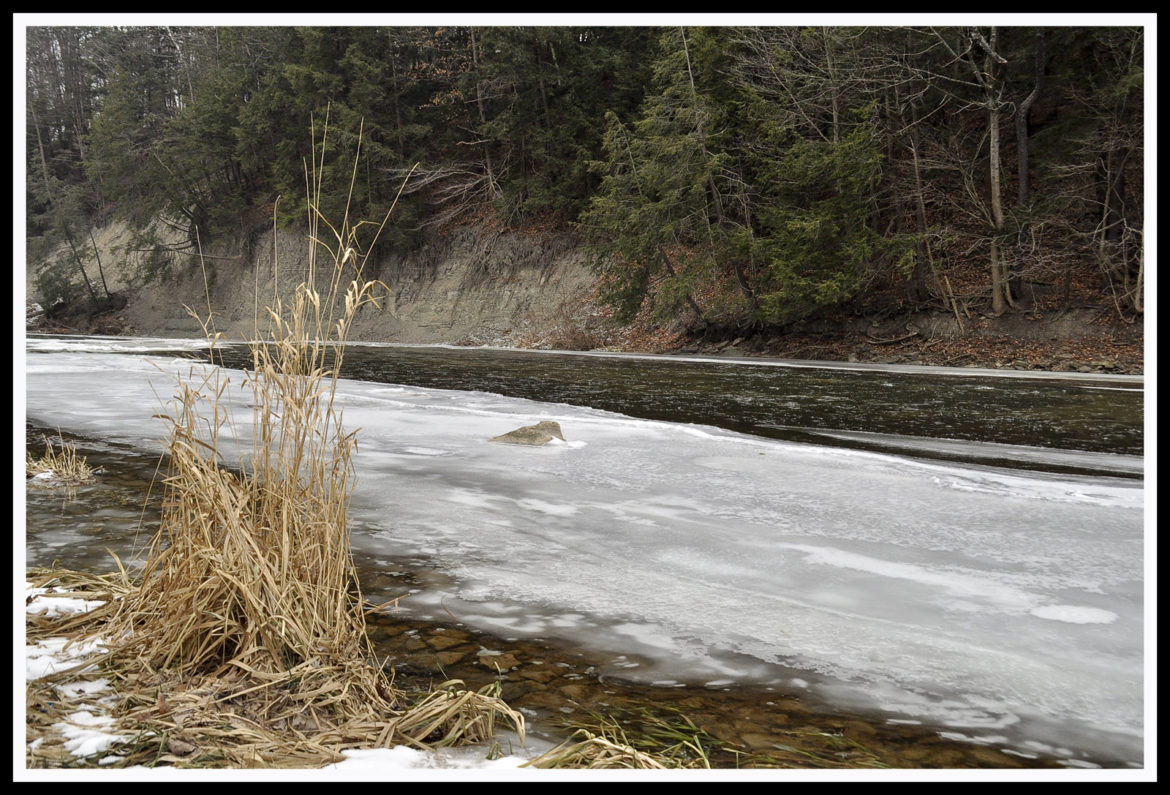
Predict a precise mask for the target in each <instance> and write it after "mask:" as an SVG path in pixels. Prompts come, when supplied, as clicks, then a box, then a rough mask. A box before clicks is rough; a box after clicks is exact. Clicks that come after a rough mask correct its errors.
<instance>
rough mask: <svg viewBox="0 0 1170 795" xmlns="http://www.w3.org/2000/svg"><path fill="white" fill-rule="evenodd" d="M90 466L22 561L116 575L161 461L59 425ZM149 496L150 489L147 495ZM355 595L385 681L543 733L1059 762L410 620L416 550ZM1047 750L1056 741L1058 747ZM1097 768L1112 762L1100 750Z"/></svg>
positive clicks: (548, 644)
mask: <svg viewBox="0 0 1170 795" xmlns="http://www.w3.org/2000/svg"><path fill="white" fill-rule="evenodd" d="M28 430H29V433H28V441H29V450H30V451H31V452H33V454H34V455H37V454H38V453H39V452H40V451H41V450H43V444H42V443H41V441H40V439H41V434H42V433H50V434H52V435H54V437H55V434H56V432H49V431H46V430H44V429H35V428H31V427H30V428H29V429H28ZM63 438H64V439H65V440H66V441H72V442H74V443H76V445H77V450H78V453H80V454H82V455H84V456H85V457H86V458H87V460H88V461H89V463H90V464H91V465H92V466H94V467H95V468H96V469H98V470H99V474H98V477H97V479H96V480H95V481H94V482H93V483H91V484H88V485H85V486H81V487H79V488H77V489H76V490H75V491H74V492H73V493H72V494H65V493H64V492H62V491H61V490H56V489H49V488H40V487H35V486H30V487H29V488H28V489H27V491H26V555H27V557H26V561H25V564H26V565H27V566H49V565H53V564H58V565H60V566H63V567H66V568H74V569H82V570H90V571H113V570H115V568H116V566H117V563H116V562H115V560H114V558H113V557H112V555H111V554H110V553H111V552H112V553H114V554H116V555H118V557H119V559H120V560H121V561H122V562H123V564H124V565H127V566H128V567H129V568H134V567H135V566H136V565H138V564H139V563H140V561H141V556H142V554H143V550H144V549H145V547H146V545H147V544H148V543H149V541H150V538H151V534H152V532H153V528H155V527H157V521H158V507H157V506H158V497H159V494H160V491H159V488H158V487H157V486H153V487H152V485H151V484H152V482H153V481H154V479H155V473H156V469H157V467H158V464H159V462H158V459H157V457H155V456H150V455H147V454H143V453H141V452H139V451H135V450H133V449H130V448H127V447H124V446H120V445H116V444H111V443H107V442H103V441H97V440H92V439H88V438H77V437H71V436H69V435H68V434H65V435H63ZM148 495H151V496H148ZM355 562H356V565H357V567H358V571H359V577H360V579H361V583H362V590H363V595H364V596H365V597H366V598H367V599H369V600H371V601H372V602H375V603H385V607H384V608H383V609H381V610H375V611H372V612H371V613H370V614H369V618H368V625H369V632H370V637H371V640H372V641H373V643H374V646H375V650H376V652H377V654H378V657H379V659H380V660H382V661H383V664H384V665H385V666H386V668H387V669H388V670H392V671H393V673H394V676H395V682H396V684H398V685H399V686H400V687H402V688H404V689H407V690H408V691H414V690H418V691H421V690H425V689H426V688H428V687H430V686H433V685H437V684H440V683H442V682H444V681H447V680H449V679H460V680H463V681H464V682H465V683H467V685H469V686H470V687H473V688H480V687H484V686H487V685H490V684H492V683H499V685H500V688H501V695H502V697H503V698H504V700H505V701H506V702H507V703H508V704H509V705H510V706H512V707H513V708H515V709H518V710H520V711H521V712H522V713H523V714H524V715H525V717H526V721H527V724H528V731H529V733H530V734H531V735H533V736H535V737H538V738H540V739H541V740H543V741H547V742H549V743H556V742H560V741H561V740H563V739H566V738H567V737H568V736H569V735H570V734H572V732H573V730H574V729H575V728H576V727H578V726H590V725H595V724H596V723H597V721H598V719H599V716H600V717H605V718H608V719H609V720H612V721H614V722H616V723H617V724H618V725H619V726H621V727H622V728H623V730H624V731H626V733H627V735H628V736H631V737H635V736H638V733H639V732H640V731H642V732H645V731H653V730H654V728H655V727H656V726H657V727H661V725H663V724H664V723H665V724H669V725H673V726H675V727H683V728H684V729H685V728H686V723H687V721H690V722H692V723H693V728H691V729H689V733H690V734H691V735H695V734H699V735H700V737H701V739H702V742H703V744H704V747H705V748H707V749H708V752H709V754H710V760H711V764H712V765H713V766H716V767H720V768H732V767H800V768H807V767H811V768H828V767H835V768H838V767H892V768H1056V767H1061V763H1060V761H1059V759H1058V755H1056V754H1051V753H1045V752H1044V751H1042V750H1037V752H1036V753H1035V754H1022V753H1020V752H1019V751H1012V750H1006V751H1005V750H1001V749H1000V748H997V747H996V746H995V744H994V742H993V740H994V738H988V740H987V741H983V742H980V741H979V739H978V738H975V740H976V741H971V738H968V739H967V740H966V741H964V740H961V739H959V738H957V737H956V736H955V735H951V736H947V732H946V731H945V730H942V729H940V728H939V727H930V726H925V725H922V724H920V723H913V722H896V721H890V720H887V719H885V718H880V717H871V716H865V715H857V714H849V713H845V712H841V711H840V710H835V709H833V708H832V707H831V706H829V705H827V704H824V703H818V701H817V700H816V699H815V698H813V697H812V696H811V695H810V694H809V693H807V692H801V690H800V689H799V688H798V687H793V688H788V689H784V688H780V687H774V686H768V685H758V686H748V685H736V684H734V683H731V682H721V681H718V680H712V681H707V682H694V683H684V682H680V681H674V680H670V681H659V682H655V683H647V682H645V681H642V680H640V679H639V677H637V676H636V675H635V674H634V672H636V671H638V670H639V669H642V668H648V667H650V666H651V665H652V663H651V661H648V660H639V659H637V658H636V657H634V656H632V655H628V654H618V653H606V652H604V651H603V650H597V649H594V648H592V647H590V648H585V647H575V646H573V645H571V644H568V643H566V642H564V641H562V640H557V639H551V638H523V639H519V638H511V637H508V636H506V635H494V634H490V633H487V632H484V631H481V630H478V629H474V628H472V627H470V626H467V625H466V624H464V623H463V622H461V621H460V620H459V616H458V615H453V614H450V613H448V614H447V615H446V616H444V617H442V618H438V619H430V620H421V619H419V618H417V617H413V616H410V615H408V613H409V611H406V610H396V609H394V607H393V606H392V605H391V600H393V599H395V598H396V597H402V596H406V597H407V599H409V595H410V594H411V593H412V592H413V593H418V592H420V591H425V590H427V589H431V588H435V587H437V586H438V587H441V586H442V585H443V583H442V582H441V581H442V580H443V579H444V577H445V575H443V574H442V573H441V572H437V571H435V570H434V569H433V568H429V567H428V566H427V565H426V561H425V560H422V559H408V560H386V559H385V558H384V557H383V558H375V557H372V556H369V555H367V554H365V553H364V552H362V551H361V550H358V551H356V552H355ZM1057 750H1058V749H1057ZM1095 764H1099V765H1101V766H1106V767H1108V766H1113V764H1115V763H1112V762H1111V760H1106V759H1102V760H1098V761H1097V762H1096V763H1095Z"/></svg>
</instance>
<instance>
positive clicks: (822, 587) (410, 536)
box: [27, 353, 1144, 764]
mask: <svg viewBox="0 0 1170 795" xmlns="http://www.w3.org/2000/svg"><path fill="white" fill-rule="evenodd" d="M191 366H192V365H189V364H179V363H176V362H175V361H174V360H167V359H154V360H149V361H148V360H146V359H144V358H138V357H111V356H108V355H91V354H77V353H63V354H31V353H30V354H29V355H28V359H27V413H28V416H29V417H30V418H34V419H36V420H38V421H39V422H42V423H44V424H46V425H49V426H50V427H56V426H60V427H62V428H64V429H67V430H70V431H74V432H78V433H83V434H89V435H94V436H98V437H105V438H117V439H119V440H121V441H127V442H132V443H135V444H151V443H153V442H154V441H155V440H157V439H159V438H160V437H161V436H162V435H163V432H164V428H163V427H162V423H161V422H160V421H159V420H153V421H152V420H149V419H148V418H149V415H150V414H152V413H157V411H158V409H159V400H158V397H156V394H157V395H158V396H160V397H162V398H167V397H169V396H170V395H171V394H172V393H173V391H174V390H173V382H172V381H171V377H170V375H169V374H170V373H173V372H175V371H176V369H186V368H189V367H191ZM160 368H161V370H160ZM148 380H149V381H152V382H153V384H154V386H153V387H150V386H147V382H148ZM233 380H234V382H235V383H237V384H238V383H239V382H240V381H241V380H242V379H241V378H240V374H239V373H236V374H235V376H234V378H233ZM340 397H341V399H342V405H344V421H345V425H346V427H347V428H348V429H356V428H360V432H359V435H358V438H359V448H358V453H357V456H356V459H355V466H356V470H357V488H356V493H355V495H354V499H353V503H352V508H351V518H352V519H353V521H354V525H355V533H354V543H355V547H357V548H359V549H360V550H362V551H363V552H367V553H372V554H374V555H382V556H385V558H386V559H389V558H390V557H392V556H396V555H417V556H423V557H425V558H427V559H428V560H429V561H431V562H433V564H434V565H436V566H438V567H441V568H442V569H444V570H445V571H446V572H447V573H448V574H450V575H451V576H452V581H453V583H454V584H453V585H450V586H449V587H448V590H446V591H443V590H439V591H432V592H426V591H424V592H423V593H419V594H417V595H415V596H414V597H413V598H411V599H408V600H406V601H405V602H404V605H407V606H408V607H409V608H410V609H412V610H414V611H416V612H422V613H425V612H426V611H428V610H431V611H433V612H434V614H435V615H439V614H440V613H441V612H442V611H443V610H446V611H449V612H451V613H453V614H455V615H456V616H458V618H459V619H460V620H462V621H464V622H466V623H468V624H470V625H473V626H475V625H478V626H480V627H483V628H485V629H490V630H493V631H495V632H497V633H502V634H503V635H505V636H509V637H511V636H516V637H522V636H540V637H549V636H556V635H559V636H564V637H568V638H572V639H573V640H574V641H576V642H579V643H583V644H596V645H597V646H599V647H600V648H602V649H605V650H609V651H612V652H614V653H615V654H622V655H625V658H624V659H627V660H628V659H631V658H634V659H643V660H645V662H644V664H642V665H641V666H640V667H639V668H632V669H628V670H621V671H620V673H621V675H623V676H642V677H646V678H647V679H648V680H650V681H657V682H660V683H664V684H669V683H671V682H676V681H684V680H685V681H695V677H699V680H698V681H700V682H702V681H708V682H723V681H742V680H757V681H761V680H762V681H772V682H774V683H776V684H778V685H790V686H791V685H798V686H807V687H809V688H810V690H811V691H812V692H813V693H814V694H816V695H819V696H823V697H825V698H829V699H832V700H833V701H835V702H838V703H842V704H843V705H847V706H856V707H865V708H870V709H878V710H881V711H883V713H884V714H886V715H887V716H888V717H890V718H891V719H899V720H916V721H923V722H927V723H930V724H933V725H938V726H941V727H943V728H945V729H947V730H949V731H950V732H951V733H952V734H953V735H955V736H965V737H968V738H972V739H975V740H976V741H980V742H988V743H995V744H1001V745H1008V746H1013V747H1015V748H1017V749H1019V750H1021V751H1023V752H1025V753H1026V752H1028V751H1029V750H1031V751H1040V752H1045V753H1050V752H1056V753H1058V754H1059V753H1065V754H1067V755H1068V756H1070V757H1078V756H1081V755H1082V754H1088V755H1090V756H1091V757H1095V758H1112V759H1120V760H1124V761H1126V762H1128V763H1130V764H1141V763H1142V739H1141V738H1142V733H1143V712H1142V711H1143V609H1144V607H1143V574H1144V572H1143V562H1142V561H1143V510H1142V509H1143V488H1142V485H1141V483H1140V482H1134V481H1127V480H1120V479H1119V480H1114V479H1107V478H1083V477H1073V476H1055V475H1029V474H1027V473H1018V472H1007V471H1002V470H992V469H979V468H974V467H958V466H949V465H944V464H939V463H930V462H922V461H916V460H914V459H911V458H903V457H897V456H889V455H881V454H876V453H868V452H857V451H849V450H843V449H840V448H821V447H817V446H813V445H801V444H793V443H787V442H782V441H774V440H768V439H762V438H756V437H750V436H745V435H741V434H735V433H731V432H726V431H722V430H718V429H713V428H709V427H701V426H694V425H685V424H673V423H663V422H653V421H647V420H638V419H632V418H629V417H625V416H621V415H616V414H612V413H606V412H601V411H596V410H592V409H586V408H580V407H572V406H565V405H559V404H549V403H540V402H533V401H527V400H520V399H514V398H505V397H501V396H498V395H493V394H487V393H478V392H453V391H441V390H429V389H422V388H414V387H399V386H389V385H383V384H373V383H360V382H352V381H345V382H342V386H341V390H340ZM238 399H239V401H240V403H241V404H243V403H245V402H246V400H247V396H242V397H239V398H238ZM236 417H237V421H238V422H241V423H242V422H245V421H247V420H249V419H250V417H251V412H250V411H248V410H246V409H241V410H239V411H238V412H236ZM542 419H551V420H556V421H558V422H559V423H560V424H561V428H562V430H563V432H564V436H565V439H566V440H567V441H566V442H565V443H558V444H555V445H553V444H550V445H547V446H545V447H540V448H532V447H521V446H515V445H501V444H493V443H491V442H489V441H488V440H489V439H490V438H491V437H493V436H497V435H499V434H501V433H505V432H507V431H510V430H513V429H514V428H517V427H519V426H522V425H528V424H532V423H533V422H537V421H539V420H542ZM240 432H241V434H244V435H246V430H245V429H243V426H241V429H240ZM440 602H441V603H442V604H441V605H440ZM776 666H780V667H776Z"/></svg>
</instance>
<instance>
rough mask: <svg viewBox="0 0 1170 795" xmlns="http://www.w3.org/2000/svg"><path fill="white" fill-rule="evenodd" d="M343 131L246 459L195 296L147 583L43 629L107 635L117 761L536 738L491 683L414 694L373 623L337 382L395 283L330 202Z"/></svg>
mask: <svg viewBox="0 0 1170 795" xmlns="http://www.w3.org/2000/svg"><path fill="white" fill-rule="evenodd" d="M360 139H361V134H360V133H359V136H358V140H359V153H358V154H360ZM327 142H328V123H326V125H325V129H324V132H323V133H322V135H321V140H320V141H319V142H318V141H317V140H316V136H315V133H314V159H313V162H312V163H311V165H310V166H309V167H307V168H306V182H307V194H308V201H307V210H308V229H309V232H308V239H309V267H308V275H307V277H306V279H305V281H303V282H301V283H300V284H299V285H298V286H297V287H296V288H295V289H294V290H293V292H292V295H291V298H290V300H288V301H285V300H283V299H282V298H281V296H280V295H279V294H278V293H277V292H276V288H275V284H274V294H273V297H272V299H271V301H270V303H269V304H268V305H267V306H266V307H265V308H264V309H263V310H261V311H258V316H257V320H256V330H257V333H256V337H255V341H254V342H253V344H252V346H251V352H252V368H251V369H250V370H246V371H245V375H244V379H243V381H244V383H243V384H242V385H241V386H242V387H243V388H244V389H246V390H248V391H250V394H251V400H250V403H251V406H252V412H253V416H252V430H253V443H252V447H251V450H250V451H249V452H245V454H244V455H243V461H242V466H241V467H239V468H238V469H236V470H234V471H233V470H232V469H229V468H228V467H227V466H226V465H225V460H224V458H223V450H222V446H221V440H220V435H221V431H222V430H223V429H224V428H225V427H230V426H234V424H235V422H236V418H235V417H233V416H232V414H231V411H230V408H229V404H228V401H227V397H226V396H227V393H228V391H229V390H230V389H232V388H233V386H232V385H231V383H230V376H229V375H228V374H227V372H226V371H224V370H222V369H220V368H216V367H214V364H215V346H216V344H217V342H218V341H219V335H218V334H217V333H216V332H215V331H214V322H213V318H214V314H213V312H212V308H211V306H210V298H209V301H208V303H209V305H208V308H207V316H206V317H205V318H200V316H199V315H197V314H196V313H195V312H193V311H191V310H190V308H188V311H189V312H191V314H192V315H193V316H195V317H196V318H197V319H199V320H200V323H201V325H202V326H203V328H204V331H205V335H206V337H207V339H208V343H209V358H210V360H211V363H212V365H213V366H212V367H211V368H208V369H207V370H205V371H202V372H197V371H196V369H195V368H194V367H193V368H191V370H189V371H188V373H187V375H186V376H180V377H179V378H178V381H177V383H176V391H175V394H174V396H173V399H172V400H171V402H170V404H169V406H168V407H167V410H166V411H165V412H164V413H163V414H159V415H156V416H157V417H159V418H161V419H162V420H163V421H164V422H165V423H166V424H167V427H168V428H169V438H168V440H167V444H166V447H167V450H166V453H167V461H168V464H167V469H166V473H165V477H164V478H163V481H162V482H163V495H162V518H161V521H160V525H159V527H158V530H157V532H156V533H155V535H154V539H153V541H152V543H151V545H150V547H149V550H148V554H147V559H146V563H145V566H144V569H143V572H142V575H141V579H139V580H137V581H135V582H131V581H130V579H129V577H128V575H127V574H126V572H125V570H124V569H121V564H120V563H119V568H120V570H121V574H120V579H119V580H118V584H117V586H116V588H117V590H118V593H117V594H116V595H111V598H109V599H106V600H104V603H103V604H102V605H101V606H99V607H97V608H96V609H94V610H92V611H90V612H88V613H86V614H84V615H83V616H81V617H71V618H67V619H63V620H60V621H54V620H52V619H44V620H43V621H42V622H41V626H39V627H38V628H37V630H36V633H35V634H43V633H45V632H64V633H66V634H67V635H68V636H69V637H70V638H71V642H77V641H78V640H80V639H82V638H85V639H88V640H91V641H94V640H98V639H100V640H101V641H102V642H104V644H105V647H106V648H105V651H104V653H102V654H100V655H98V656H97V657H95V658H93V659H91V660H87V661H86V662H85V663H82V664H81V666H82V667H84V666H85V665H91V664H95V665H97V667H98V668H99V669H100V670H101V672H102V673H103V675H105V676H111V677H113V678H114V679H115V680H116V681H117V683H118V685H117V688H116V689H117V690H118V693H119V696H120V698H121V703H120V705H119V707H118V709H117V710H116V720H117V723H118V726H119V730H120V731H121V732H123V733H130V734H132V735H133V736H134V737H135V740H134V742H133V743H132V744H131V746H130V747H128V748H125V749H123V750H124V751H125V754H124V755H123V758H122V761H121V762H119V765H123V764H127V765H129V764H147V765H157V764H181V765H184V766H204V765H208V766H229V767H270V766H294V767H302V766H316V765H319V764H324V763H327V762H334V761H340V759H341V755H340V752H341V751H342V750H345V749H348V748H369V747H389V746H392V745H397V744H403V743H405V744H408V745H411V746H413V747H416V748H427V747H436V746H444V745H453V744H458V743H463V742H481V741H483V740H485V739H488V738H490V737H491V736H492V732H493V730H494V728H495V725H496V723H497V722H500V721H503V722H505V723H507V724H509V725H510V726H511V727H512V728H514V730H515V731H516V732H517V734H518V735H519V736H520V737H521V738H523V735H524V719H523V716H522V715H521V714H520V713H519V712H517V711H515V710H512V709H510V708H509V707H508V706H507V705H506V704H505V703H504V702H503V701H501V700H500V699H499V698H498V692H493V691H492V690H490V689H485V690H483V691H468V690H467V689H466V688H464V687H461V685H462V683H461V682H458V681H452V682H446V683H444V684H443V685H442V686H441V687H439V688H437V689H435V690H434V691H433V692H431V693H429V694H427V695H426V696H425V697H423V698H422V699H421V700H420V701H418V702H417V703H414V704H411V703H408V702H407V699H406V696H405V694H404V693H403V692H401V691H399V690H398V689H397V688H396V687H395V686H394V683H393V680H392V677H390V676H388V675H387V674H386V673H385V672H384V671H383V668H382V666H381V665H379V664H378V661H377V660H376V659H375V657H374V652H373V648H372V646H371V644H370V642H369V638H368V636H367V633H366V624H365V615H364V612H363V603H362V596H361V591H360V587H359V583H358V578H357V575H356V571H355V568H354V564H353V560H352V556H351V552H350V545H349V529H348V526H347V509H348V503H349V497H350V493H351V491H352V488H353V478H354V472H353V468H352V464H351V455H352V451H353V449H354V446H355V444H356V431H348V430H346V429H345V428H344V426H343V424H342V417H341V411H340V409H339V407H337V406H336V405H335V402H334V396H335V389H336V385H337V379H338V375H339V369H340V365H341V361H342V357H343V355H344V349H345V343H346V340H347V338H348V331H349V328H350V324H351V323H352V321H353V318H354V316H355V314H356V313H357V311H358V310H359V309H360V308H361V307H362V306H365V305H366V304H369V303H376V302H377V300H378V299H377V295H376V292H377V289H378V288H379V286H381V287H384V285H380V283H379V282H376V281H372V280H366V279H363V278H362V276H361V273H362V269H363V266H364V264H365V259H366V257H367V256H368V247H367V253H366V254H365V255H361V254H359V253H358V251H357V249H358V236H357V229H358V227H360V226H361V225H362V224H358V225H354V226H351V225H350V223H349V219H348V209H347V211H346V217H345V219H344V220H343V221H342V223H341V224H340V225H339V226H336V227H335V226H333V225H331V224H330V223H329V222H328V221H327V220H326V219H325V218H324V217H323V215H322V214H321V212H320V211H319V209H318V208H319V206H320V198H321V197H320V191H321V178H320V175H321V174H322V172H323V169H324V165H325V158H326V152H327V149H328V147H327ZM358 159H359V158H358V157H356V156H355V164H356V162H357V160H358ZM355 168H356V165H355ZM351 195H352V184H351ZM392 212H393V206H392V207H391V209H390V211H389V212H387V215H386V217H385V218H384V219H383V221H382V224H381V226H379V227H378V231H379V232H380V231H381V230H382V228H384V227H385V225H386V223H387V222H388V220H389V218H390V215H391V213H392ZM375 240H376V235H375ZM369 245H371V246H372V243H370V244H369ZM321 252H324V255H325V262H324V267H327V268H328V269H329V272H328V274H325V276H326V278H327V287H326V288H325V291H324V294H322V293H321V292H319V291H318V290H317V288H316V283H317V278H318V273H317V270H318V268H317V260H318V256H319V255H320V254H321ZM74 579H78V578H77V577H74ZM101 582H104V583H107V584H109V583H112V581H104V580H103V581H101ZM109 587H114V586H113V585H112V584H111V585H109ZM77 670H79V668H78V667H75V668H73V669H70V670H69V671H64V672H58V673H56V674H52V675H50V676H49V677H46V683H49V684H51V683H52V682H53V681H59V680H60V678H61V677H62V676H65V675H68V674H71V673H76V671H77ZM205 749H212V750H205Z"/></svg>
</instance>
